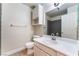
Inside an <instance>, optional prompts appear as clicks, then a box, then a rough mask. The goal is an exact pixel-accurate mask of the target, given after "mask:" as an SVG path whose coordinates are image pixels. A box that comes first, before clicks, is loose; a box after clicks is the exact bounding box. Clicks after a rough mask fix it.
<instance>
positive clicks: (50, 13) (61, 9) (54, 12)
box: [46, 3, 76, 17]
mask: <svg viewBox="0 0 79 59" xmlns="http://www.w3.org/2000/svg"><path fill="white" fill-rule="evenodd" d="M74 5H76V3H65V4H63V5H62V6H60V7H59V10H58V9H57V8H55V9H51V10H49V11H48V12H46V14H47V15H48V16H50V17H54V16H57V15H62V14H66V13H67V8H69V7H71V6H74Z"/></svg>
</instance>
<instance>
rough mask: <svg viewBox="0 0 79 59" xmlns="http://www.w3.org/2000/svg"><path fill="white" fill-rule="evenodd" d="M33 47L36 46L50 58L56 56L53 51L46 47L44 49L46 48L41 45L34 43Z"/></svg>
mask: <svg viewBox="0 0 79 59" xmlns="http://www.w3.org/2000/svg"><path fill="white" fill-rule="evenodd" d="M35 46H37V47H38V48H39V49H41V50H42V51H44V52H45V53H47V54H48V55H50V56H56V51H55V50H53V49H50V48H48V47H46V46H44V45H42V44H40V43H35ZM34 50H35V49H34ZM36 50H37V49H36ZM36 50H35V51H36Z"/></svg>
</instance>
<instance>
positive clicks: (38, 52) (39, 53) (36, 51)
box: [34, 46, 49, 56]
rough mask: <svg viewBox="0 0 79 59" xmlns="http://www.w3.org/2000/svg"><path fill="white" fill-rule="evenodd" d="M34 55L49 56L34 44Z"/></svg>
mask: <svg viewBox="0 0 79 59" xmlns="http://www.w3.org/2000/svg"><path fill="white" fill-rule="evenodd" d="M34 56H49V55H48V54H47V53H45V52H44V51H42V50H40V49H39V48H38V47H36V46H34Z"/></svg>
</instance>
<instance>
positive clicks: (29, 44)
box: [25, 42, 34, 49]
mask: <svg viewBox="0 0 79 59" xmlns="http://www.w3.org/2000/svg"><path fill="white" fill-rule="evenodd" d="M25 45H26V48H27V49H31V48H33V46H34V42H27V43H26V44H25Z"/></svg>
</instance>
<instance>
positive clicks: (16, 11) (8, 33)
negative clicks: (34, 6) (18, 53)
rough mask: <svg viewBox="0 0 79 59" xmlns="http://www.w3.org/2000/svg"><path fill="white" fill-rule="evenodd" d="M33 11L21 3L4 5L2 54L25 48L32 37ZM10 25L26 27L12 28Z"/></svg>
mask: <svg viewBox="0 0 79 59" xmlns="http://www.w3.org/2000/svg"><path fill="white" fill-rule="evenodd" d="M30 11H31V9H30V8H29V7H28V6H26V5H23V4H20V3H17V4H16V3H3V4H2V20H1V21H2V29H1V30H2V33H1V34H2V35H1V37H2V38H1V49H2V50H1V52H2V53H5V52H7V51H10V50H12V49H16V48H19V47H23V46H25V43H26V42H28V41H30V39H31V36H32V30H31V16H30ZM10 24H14V25H21V26H24V25H26V27H10Z"/></svg>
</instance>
